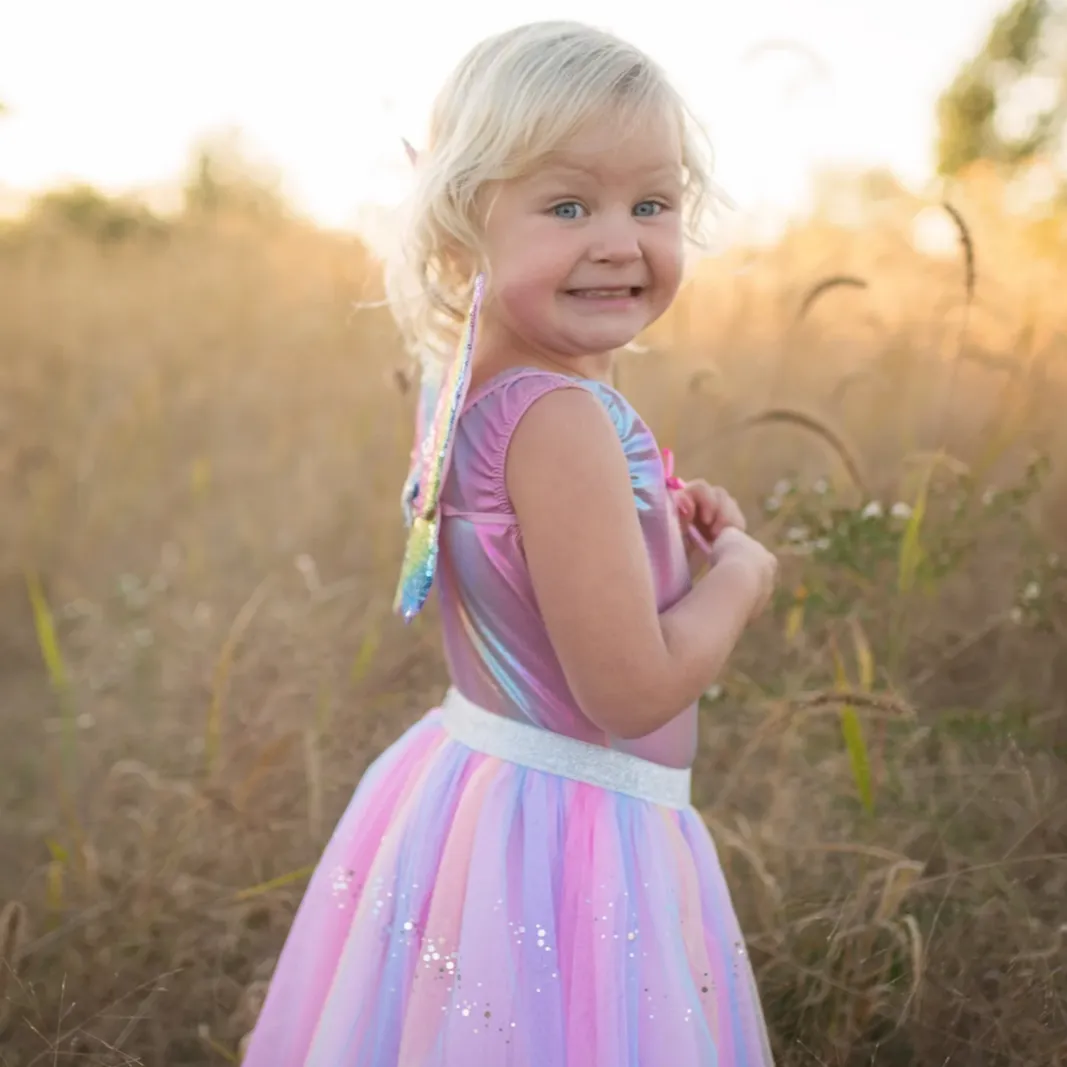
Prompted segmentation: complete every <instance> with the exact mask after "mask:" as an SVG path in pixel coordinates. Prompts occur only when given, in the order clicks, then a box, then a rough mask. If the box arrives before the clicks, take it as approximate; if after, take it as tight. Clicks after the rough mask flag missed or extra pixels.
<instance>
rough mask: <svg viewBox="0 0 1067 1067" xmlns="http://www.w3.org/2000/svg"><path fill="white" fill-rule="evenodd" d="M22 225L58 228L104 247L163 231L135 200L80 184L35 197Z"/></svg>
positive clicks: (158, 222)
mask: <svg viewBox="0 0 1067 1067" xmlns="http://www.w3.org/2000/svg"><path fill="white" fill-rule="evenodd" d="M24 225H25V226H27V227H30V228H32V229H34V230H42V229H49V228H56V227H61V228H63V229H65V230H68V231H73V232H75V233H78V234H80V235H82V236H83V237H89V238H91V239H92V240H95V241H100V242H101V243H104V244H109V243H112V242H116V241H124V240H127V239H129V238H133V237H143V236H153V237H155V236H161V235H163V233H164V232H165V227H164V225H163V223H162V222H161V221H160V220H159V219H158V218H156V217H155V216H154V215H153V214H152V213H151V212H150V211H149V210H148V208H147V207H145V206H144V205H143V204H141V203H139V202H138V201H137V200H134V199H130V198H124V197H111V196H107V195H106V194H104V193H102V192H100V190H98V189H95V188H93V186H91V185H83V184H82V185H71V186H67V187H66V188H62V189H53V190H51V191H49V192H46V193H42V194H40V195H39V196H37V197H35V198H34V199H33V201H31V203H30V208H29V211H28V212H27V214H26V218H25V219H24Z"/></svg>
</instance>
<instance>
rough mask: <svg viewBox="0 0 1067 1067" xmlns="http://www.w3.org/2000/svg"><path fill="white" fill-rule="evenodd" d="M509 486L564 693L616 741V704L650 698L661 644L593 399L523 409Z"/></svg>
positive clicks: (646, 574) (648, 574)
mask: <svg viewBox="0 0 1067 1067" xmlns="http://www.w3.org/2000/svg"><path fill="white" fill-rule="evenodd" d="M505 481H506V484H507V490H508V494H509V496H510V497H511V502H512V507H513V508H514V511H515V515H516V518H517V519H518V524H519V529H520V531H521V533H522V539H523V551H524V553H525V557H526V565H527V567H528V569H529V574H530V581H531V583H532V585H533V589H534V594H535V596H536V597H537V604H538V607H539V609H540V612H541V615H542V618H543V619H544V623H545V627H546V630H547V631H548V635H549V638H550V640H551V641H552V645H553V647H554V649H555V651H556V655H557V657H558V659H559V662H560V666H561V667H562V668H563V672H564V674H565V675H566V677H567V681H568V684H569V685H570V687H571V691H572V693H573V694H574V696H575V699H576V700H577V702H578V704H579V705H580V706H581V707H582V709H583V710H584V711H585V713H586V715H588V716H589V718H590V719H592V720H593V721H594V722H596V723H598V724H600V725H601V726H602V727H603V728H605V729H606V730H608V732H618V728H619V722H618V711H619V709H620V708H623V707H625V706H626V705H625V704H624V703H623V701H624V700H626V701H628V700H632V699H640V700H646V702H647V696H646V695H647V694H649V693H650V692H653V690H654V688H655V687H654V684H653V682H652V681H650V679H653V678H658V677H659V672H658V668H657V663H658V662H659V660H661V659H662V647H663V646H662V635H661V632H660V628H659V619H658V612H657V607H656V597H655V589H654V583H653V578H652V571H651V564H650V562H649V559H648V553H647V549H646V547H645V542H644V537H643V534H642V531H641V526H640V521H639V519H638V515H637V509H636V507H635V505H634V498H633V490H632V487H631V482H630V472H629V467H628V465H627V461H626V456H625V453H624V451H623V446H622V442H621V441H620V440H619V436H618V433H617V431H616V428H615V425H614V423H613V422H612V419H611V415H610V413H609V412H608V411H607V410H606V409H605V407H604V405H603V403H602V402H601V400H600V399H599V397H598V396H597V395H596V394H595V393H594V392H593V391H591V390H589V389H586V388H583V387H578V388H562V389H556V390H552V391H550V392H549V393H547V394H545V395H544V396H542V397H540V398H539V399H538V400H537V401H536V402H535V403H533V404H531V406H530V408H529V409H528V411H527V412H526V414H525V415H524V417H523V418H522V420H521V421H520V422H519V423H518V424H517V426H516V427H515V431H514V435H513V437H512V443H511V448H510V451H509V456H508V460H507V464H506V469H505ZM635 695H636V696H635Z"/></svg>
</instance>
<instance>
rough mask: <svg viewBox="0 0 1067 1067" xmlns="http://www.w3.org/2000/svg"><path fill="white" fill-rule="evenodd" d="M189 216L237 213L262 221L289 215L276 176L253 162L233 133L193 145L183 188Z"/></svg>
mask: <svg viewBox="0 0 1067 1067" xmlns="http://www.w3.org/2000/svg"><path fill="white" fill-rule="evenodd" d="M183 199H184V202H185V210H186V212H187V214H190V215H217V214H237V215H246V216H251V217H254V218H257V219H262V220H264V221H266V220H268V219H279V218H282V217H284V216H285V215H287V214H288V213H289V209H288V206H287V204H286V202H285V197H284V195H283V194H282V191H281V180H280V178H279V176H278V174H277V173H276V172H275V171H273V170H272V169H270V168H268V167H267V166H265V165H263V164H261V163H257V162H254V161H253V160H252V159H251V157H250V156H249V154H248V153H247V151H246V150H245V148H244V146H243V144H242V143H241V139H240V137H239V135H238V134H237V133H236V132H235V131H229V130H228V131H224V132H221V133H214V134H210V135H209V136H207V137H205V138H203V139H202V140H201V141H200V142H199V143H198V144H196V145H194V147H193V151H192V156H191V159H190V162H189V167H188V170H187V173H186V178H185V185H184V188H183Z"/></svg>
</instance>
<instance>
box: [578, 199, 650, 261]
mask: <svg viewBox="0 0 1067 1067" xmlns="http://www.w3.org/2000/svg"><path fill="white" fill-rule="evenodd" d="M598 221H599V225H598V226H597V228H596V230H595V232H594V233H593V235H592V237H593V240H592V244H591V246H590V249H589V252H590V258H591V259H592V260H593V261H594V262H596V263H633V262H634V261H635V260H638V259H640V258H641V256H642V252H641V241H640V227H639V226H638V224H637V222H636V220H635V219H634V217H633V215H631V214H630V212H629V211H626V212H621V211H620V212H611V213H605V214H603V215H601V217H600V219H599V220H598Z"/></svg>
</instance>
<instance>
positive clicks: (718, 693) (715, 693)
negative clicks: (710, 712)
mask: <svg viewBox="0 0 1067 1067" xmlns="http://www.w3.org/2000/svg"><path fill="white" fill-rule="evenodd" d="M723 692H724V690H723V687H722V686H721V685H719V684H718V682H716V683H715V684H714V685H712V686H710V687H709V688H708V690H707V691H706V692H705V693H704V699H705V700H709V701H711V702H712V703H714V702H715V701H716V700H721V699H722V695H723Z"/></svg>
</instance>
